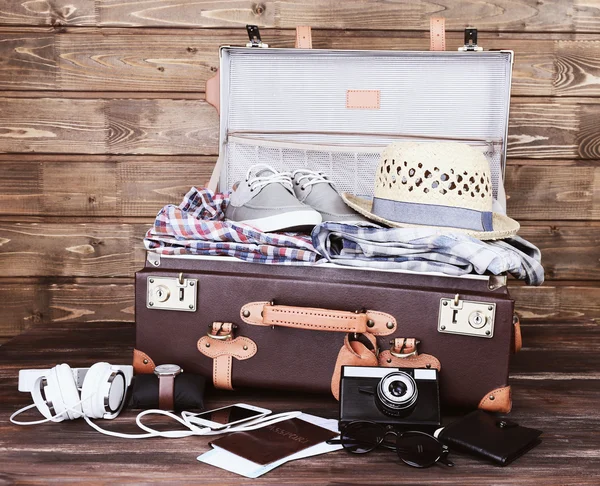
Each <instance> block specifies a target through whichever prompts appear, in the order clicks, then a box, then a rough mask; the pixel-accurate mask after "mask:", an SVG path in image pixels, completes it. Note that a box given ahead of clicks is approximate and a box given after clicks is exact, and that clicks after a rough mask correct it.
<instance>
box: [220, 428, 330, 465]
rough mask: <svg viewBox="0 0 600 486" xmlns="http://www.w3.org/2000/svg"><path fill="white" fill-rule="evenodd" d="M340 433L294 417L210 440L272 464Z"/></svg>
mask: <svg viewBox="0 0 600 486" xmlns="http://www.w3.org/2000/svg"><path fill="white" fill-rule="evenodd" d="M338 435H339V434H337V433H336V432H332V431H331V430H328V429H325V428H323V427H319V426H318V425H314V424H311V423H309V422H305V421H304V420H300V419H297V418H294V419H290V420H285V421H283V422H279V423H277V424H273V425H269V426H267V427H263V428H261V429H256V430H251V431H249V432H236V433H234V434H230V435H226V436H225V437H221V438H220V439H217V440H215V441H213V442H212V443H211V444H212V445H213V446H216V447H220V448H222V449H225V450H227V451H229V452H231V453H233V454H236V455H238V456H240V457H243V458H244V459H247V460H249V461H252V462H254V463H256V464H261V465H266V464H271V463H272V462H275V461H277V460H279V459H283V458H284V457H288V456H291V455H292V454H295V453H296V452H299V451H301V450H304V449H307V448H308V447H312V446H314V445H317V444H319V443H321V442H325V441H326V440H329V439H333V438H334V437H337V436H338Z"/></svg>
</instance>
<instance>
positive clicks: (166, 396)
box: [158, 375, 175, 410]
mask: <svg viewBox="0 0 600 486" xmlns="http://www.w3.org/2000/svg"><path fill="white" fill-rule="evenodd" d="M174 392H175V376H174V375H158V408H160V409H161V410H174V409H175V401H174V398H173V395H174Z"/></svg>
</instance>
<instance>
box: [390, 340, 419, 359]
mask: <svg viewBox="0 0 600 486" xmlns="http://www.w3.org/2000/svg"><path fill="white" fill-rule="evenodd" d="M406 341H407V339H406V338H403V339H402V345H401V346H400V349H398V346H397V345H396V340H395V339H392V340H391V341H390V346H392V347H391V348H390V354H391V355H392V356H394V357H396V358H410V357H411V356H418V354H419V353H418V351H417V346H418V345H419V344H420V343H421V341H419V340H418V339H415V349H414V350H413V351H410V352H409V353H403V352H402V351H404V350H405V348H406V347H407V342H406ZM396 349H398V350H397V351H396Z"/></svg>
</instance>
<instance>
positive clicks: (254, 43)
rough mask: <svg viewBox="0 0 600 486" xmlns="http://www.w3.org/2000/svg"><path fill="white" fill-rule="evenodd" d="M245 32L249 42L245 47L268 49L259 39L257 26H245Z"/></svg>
mask: <svg viewBox="0 0 600 486" xmlns="http://www.w3.org/2000/svg"><path fill="white" fill-rule="evenodd" d="M246 32H248V39H250V42H248V43H247V44H246V47H269V45H268V44H265V43H264V42H263V41H262V39H261V38H260V31H259V30H258V25H246Z"/></svg>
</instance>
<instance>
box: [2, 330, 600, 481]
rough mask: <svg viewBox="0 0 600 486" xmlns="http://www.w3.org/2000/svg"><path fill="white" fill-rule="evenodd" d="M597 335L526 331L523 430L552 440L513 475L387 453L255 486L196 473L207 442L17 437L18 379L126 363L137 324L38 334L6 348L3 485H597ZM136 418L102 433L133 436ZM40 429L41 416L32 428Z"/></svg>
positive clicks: (283, 397)
mask: <svg viewBox="0 0 600 486" xmlns="http://www.w3.org/2000/svg"><path fill="white" fill-rule="evenodd" d="M595 327H596V326H595V325H592V324H590V323H589V322H588V323H581V324H574V323H573V322H569V323H568V324H567V325H561V324H560V323H557V322H554V323H553V324H552V326H551V328H549V327H548V326H545V325H543V324H536V325H526V326H525V327H524V329H523V338H524V340H525V343H526V347H525V348H524V349H523V351H522V352H521V353H520V354H519V355H517V356H516V358H515V360H514V363H513V367H512V385H513V387H514V409H513V413H512V417H513V419H514V420H516V421H518V422H520V423H522V424H523V425H528V426H531V427H536V428H540V429H542V430H543V431H544V435H543V442H542V444H541V445H540V446H538V447H537V448H536V449H534V450H532V451H531V452H529V453H528V454H527V455H526V456H524V457H522V458H521V459H519V460H518V461H516V462H515V463H513V464H512V465H511V466H509V467H506V468H500V467H495V466H492V465H488V464H486V463H483V462H479V461H477V460H474V459H471V458H469V457H467V456H462V455H458V454H453V457H454V460H455V463H456V467H455V468H452V469H449V468H445V467H442V466H439V467H433V468H430V469H427V470H416V469H413V468H409V467H407V466H403V465H400V464H399V463H398V461H397V460H395V456H394V454H392V453H389V452H385V451H384V452H376V453H371V454H368V455H366V456H362V457H355V456H351V455H349V454H346V453H345V452H343V451H339V452H334V453H331V454H328V455H324V456H319V457H316V458H311V459H306V460H301V461H297V462H294V463H290V464H287V465H284V466H282V467H280V468H278V469H276V470H274V471H272V472H270V473H268V474H267V475H266V476H263V477H262V478H260V479H259V480H254V481H249V480H247V479H244V478H242V477H239V476H236V475H234V474H231V473H229V472H226V471H222V470H220V469H217V468H213V467H211V466H207V465H204V464H201V463H199V462H198V461H196V459H195V458H196V456H198V455H199V454H200V453H202V452H205V451H207V450H208V449H209V446H208V438H201V437H193V438H188V439H175V440H173V439H149V440H125V439H116V438H110V437H107V436H104V435H100V434H98V433H97V432H95V431H93V430H92V429H91V428H89V427H88V425H87V424H86V423H85V422H83V421H82V420H78V421H74V422H68V423H61V424H45V425H39V426H32V427H17V426H14V425H12V424H10V423H9V421H8V417H9V416H10V414H11V413H12V412H13V411H15V410H16V409H17V408H20V407H22V406H24V405H26V404H28V403H29V401H30V397H29V396H28V395H27V394H21V393H19V392H18V391H17V375H18V370H19V369H21V368H35V367H49V366H52V365H54V364H56V363H60V362H65V361H66V362H68V363H69V364H71V365H72V366H86V365H90V364H92V363H93V362H95V361H101V360H105V361H109V362H113V363H128V362H129V360H130V356H131V349H132V346H133V341H134V329H133V326H132V325H130V324H119V323H116V324H109V323H102V324H97V325H94V324H89V323H86V324H85V326H77V325H71V326H69V327H68V328H58V327H55V328H51V329H32V330H30V331H28V332H27V333H25V334H23V335H21V336H18V337H16V338H14V339H12V340H11V341H9V342H8V343H7V344H5V345H3V346H2V347H0V484H16V483H18V484H49V483H56V484H65V483H67V482H69V483H83V482H86V483H89V482H95V483H102V482H105V483H113V482H116V481H118V482H120V483H140V482H144V483H152V482H165V481H168V482H169V483H195V484H220V485H230V484H242V483H243V484H277V485H283V484H285V485H293V484H311V485H313V484H372V485H375V484H376V485H390V484H399V483H403V484H416V483H419V484H427V485H430V484H445V485H447V484H460V485H477V486H479V485H484V484H494V485H497V484H531V485H536V486H545V485H550V484H569V485H570V484H589V485H597V484H599V483H600V434H599V431H600V412H599V410H600V408H599V406H598V403H599V402H600V386H599V385H600V374H599V373H598V365H599V364H600V355H598V353H597V350H598V344H599V336H600V335H599V334H598V333H597V332H594V331H595V329H594V328H595ZM233 402H246V403H250V404H255V405H260V406H265V407H268V408H270V409H272V410H273V411H285V410H291V409H300V410H303V411H305V412H308V413H313V414H316V415H320V416H323V417H329V418H334V417H336V416H337V404H336V402H334V401H333V400H332V399H330V398H327V397H321V396H311V395H304V396H303V395H296V394H288V393H274V392H263V391H260V392H251V391H240V392H235V393H232V392H219V393H215V392H213V393H211V394H210V395H209V396H208V399H207V406H208V407H209V408H213V407H217V406H223V405H226V404H230V403H233ZM134 416H135V413H134V412H131V411H127V412H125V413H123V414H122V415H121V417H119V418H118V419H117V420H115V421H113V422H108V421H105V422H103V423H102V424H101V425H105V426H107V427H110V428H111V429H114V430H119V431H124V432H128V431H129V432H133V431H134V424H133V422H134ZM32 417H33V416H32Z"/></svg>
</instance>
